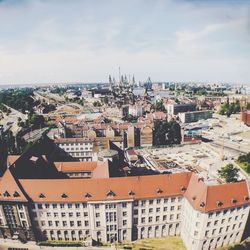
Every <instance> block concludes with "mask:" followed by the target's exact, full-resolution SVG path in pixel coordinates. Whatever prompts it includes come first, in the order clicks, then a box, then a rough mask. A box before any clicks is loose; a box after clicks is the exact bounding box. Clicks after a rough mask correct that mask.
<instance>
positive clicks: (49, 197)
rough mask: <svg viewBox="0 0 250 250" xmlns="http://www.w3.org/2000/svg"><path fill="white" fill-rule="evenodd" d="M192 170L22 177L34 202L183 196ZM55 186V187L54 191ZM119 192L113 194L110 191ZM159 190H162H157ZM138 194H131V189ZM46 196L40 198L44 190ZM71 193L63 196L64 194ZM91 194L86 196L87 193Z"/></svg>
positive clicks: (24, 186)
mask: <svg viewBox="0 0 250 250" xmlns="http://www.w3.org/2000/svg"><path fill="white" fill-rule="evenodd" d="M190 176H191V173H190V172H188V173H179V174H168V175H151V176H138V177H119V178H105V179H86V180H83V179H63V180H62V179H57V180H38V179H37V180H26V179H23V180H20V183H21V185H22V186H23V188H24V190H25V191H26V192H27V194H28V195H29V197H30V198H31V199H32V200H33V201H34V202H81V201H102V200H128V199H147V198H155V197H157V196H159V197H166V196H178V195H179V196H181V195H182V194H183V193H182V190H181V187H183V186H184V187H187V185H188V182H189V179H190ZM52 190H53V191H52ZM110 190H111V191H112V192H113V193H114V194H115V195H114V196H113V197H112V198H110V197H108V196H107V193H108V191H110ZM157 190H161V192H158V193H157ZM131 191H132V192H133V193H134V195H133V196H131V195H129V193H130V192H131ZM41 193H42V194H44V196H45V198H43V199H41V198H39V195H40V194H41ZM63 193H65V194H66V195H67V196H68V197H67V198H66V199H63V198H62V197H61V194H63ZM87 193H88V194H90V195H91V197H85V195H86V194H87Z"/></svg>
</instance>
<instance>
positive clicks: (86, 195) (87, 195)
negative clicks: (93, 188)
mask: <svg viewBox="0 0 250 250" xmlns="http://www.w3.org/2000/svg"><path fill="white" fill-rule="evenodd" d="M84 197H85V198H91V197H92V195H91V194H90V193H86V194H85V195H84Z"/></svg>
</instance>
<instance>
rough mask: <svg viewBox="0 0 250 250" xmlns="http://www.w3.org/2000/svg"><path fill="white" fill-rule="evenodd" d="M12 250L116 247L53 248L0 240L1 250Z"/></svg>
mask: <svg viewBox="0 0 250 250" xmlns="http://www.w3.org/2000/svg"><path fill="white" fill-rule="evenodd" d="M10 248H14V249H15V250H38V249H44V250H49V249H53V250H65V249H70V250H87V249H89V250H100V249H103V250H115V249H116V248H115V247H51V246H37V245H36V243H35V242H32V241H30V242H27V243H25V244H23V243H21V242H19V241H14V240H6V239H4V240H3V239H1V240H0V249H1V250H8V249H10Z"/></svg>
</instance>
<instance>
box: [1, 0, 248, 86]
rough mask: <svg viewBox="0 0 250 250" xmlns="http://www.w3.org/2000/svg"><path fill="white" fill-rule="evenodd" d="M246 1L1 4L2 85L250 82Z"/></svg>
mask: <svg viewBox="0 0 250 250" xmlns="http://www.w3.org/2000/svg"><path fill="white" fill-rule="evenodd" d="M249 27H250V1H234V0H228V1H223V0H218V1H211V0H210V1H208V0H204V1H195V0H178V1H173V0H166V1H164V0H162V1H152V0H149V1H142V0H136V1H114V0H108V1H88V0H87V1H78V0H75V1H60V4H58V2H57V1H53V0H52V1H41V0H36V1H29V0H21V1H17V0H2V1H0V29H1V36H0V85H6V84H10V85H11V84H28V83H30V84H31V83H67V82H72V83H74V82H80V83H81V82H89V83H90V82H93V83H94V82H107V81H108V75H109V74H111V75H114V76H118V67H119V66H120V67H121V70H122V72H130V73H131V74H134V75H135V77H136V80H140V81H143V80H145V81H146V79H147V78H148V76H150V77H151V79H152V81H159V82H165V81H177V82H178V81H181V82H224V83H239V84H240V83H243V84H249V83H250V71H249V68H250V43H249V39H250V30H249Z"/></svg>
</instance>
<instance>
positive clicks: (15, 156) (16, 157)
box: [7, 155, 20, 165]
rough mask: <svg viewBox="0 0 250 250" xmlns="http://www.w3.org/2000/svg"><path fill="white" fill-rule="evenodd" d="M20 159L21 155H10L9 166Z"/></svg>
mask: <svg viewBox="0 0 250 250" xmlns="http://www.w3.org/2000/svg"><path fill="white" fill-rule="evenodd" d="M19 157H20V155H8V158H7V164H8V165H12V164H13V163H15V161H16V160H17V159H18V158H19Z"/></svg>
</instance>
